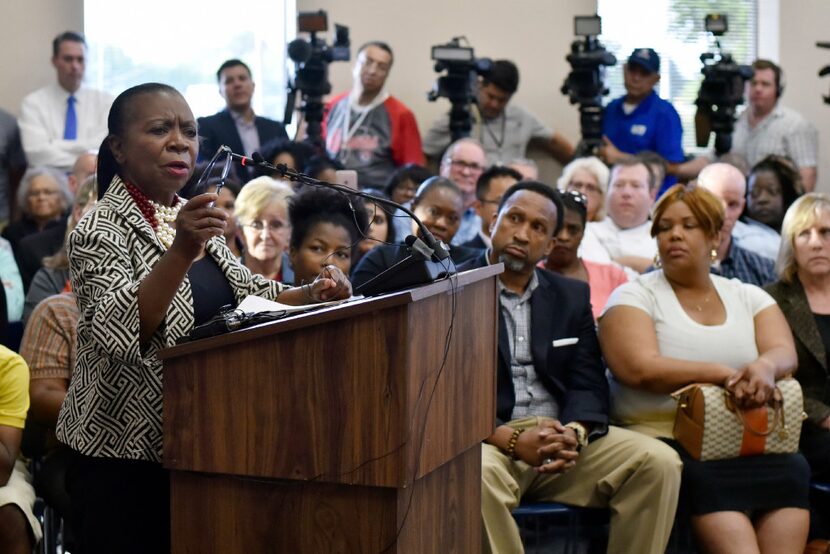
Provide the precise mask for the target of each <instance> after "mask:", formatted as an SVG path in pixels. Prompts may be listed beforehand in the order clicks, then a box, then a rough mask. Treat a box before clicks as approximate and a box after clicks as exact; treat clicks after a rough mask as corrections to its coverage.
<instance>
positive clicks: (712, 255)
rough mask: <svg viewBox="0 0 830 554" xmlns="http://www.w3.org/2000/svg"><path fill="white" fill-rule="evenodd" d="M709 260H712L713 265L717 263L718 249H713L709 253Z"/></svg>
mask: <svg viewBox="0 0 830 554" xmlns="http://www.w3.org/2000/svg"><path fill="white" fill-rule="evenodd" d="M709 258H710V260H711V262H712V263H715V262H716V261H718V249H717V248H712V251H711V252H709Z"/></svg>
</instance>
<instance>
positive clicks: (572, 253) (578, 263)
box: [540, 190, 628, 319]
mask: <svg viewBox="0 0 830 554" xmlns="http://www.w3.org/2000/svg"><path fill="white" fill-rule="evenodd" d="M560 194H561V196H562V208H563V210H562V215H561V220H562V227H561V228H560V229H559V232H558V233H556V237H555V240H554V242H553V248H552V249H551V251H550V254H548V257H547V260H546V261H545V262H544V264H540V265H541V266H542V267H544V268H545V269H548V270H550V271H553V272H554V273H559V274H560V275H564V276H565V277H570V278H572V279H577V280H579V281H583V282H585V283H588V287H589V288H590V292H591V311H592V312H593V314H594V319H599V316H600V314H601V313H602V310H603V309H605V303H606V302H608V297H609V296H611V293H612V292H613V291H614V289H616V288H617V287H618V286H620V285H622V284H623V283H627V282H628V277H626V275H625V271H623V270H622V268H621V267H620V266H618V265H616V264H601V263H597V262H590V261H588V260H583V259H582V258H580V257H579V255H578V252H579V245H580V244H581V243H582V236H583V235H584V233H585V223H586V220H587V213H588V212H587V209H586V204H588V202H589V201H588V199H587V198H586V196H585V195H584V194H582V193H581V192H579V191H578V190H569V191H567V192H562V193H560Z"/></svg>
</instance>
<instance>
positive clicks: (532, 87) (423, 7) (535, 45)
mask: <svg viewBox="0 0 830 554" xmlns="http://www.w3.org/2000/svg"><path fill="white" fill-rule="evenodd" d="M297 9H298V10H300V11H305V10H317V9H324V10H326V11H327V12H328V13H329V23H330V24H331V23H333V22H337V23H341V24H344V25H347V26H349V29H350V36H351V41H352V52H354V51H355V50H356V49H357V47H359V46H360V44H362V43H364V42H366V41H368V40H373V39H376V40H384V41H386V42H388V43H389V45H390V46H391V47H392V49H393V50H394V52H395V60H396V61H395V66H394V67H393V68H392V73H391V75H390V78H389V81H388V87H389V91H390V93H392V94H394V95H395V96H397V97H398V98H400V99H401V100H402V101H403V102H404V103H405V104H407V105H408V106H409V107H410V108H411V109H412V110H413V111H414V112H415V116H416V118H417V119H418V123H419V126H420V128H421V132H422V133H424V132H425V131H426V129H427V128H428V127H429V125H430V123H431V122H432V121H433V120H434V119H435V118H437V117H440V116H443V115H444V114H445V113H446V112H447V110H448V109H449V102H448V101H447V100H446V99H439V100H438V101H437V102H434V103H432V102H428V101H427V99H426V93H427V91H428V90H429V89H430V88H432V84H433V82H434V81H435V78H436V76H437V74H436V73H435V72H434V71H433V64H432V62H431V61H430V57H429V56H430V46H432V45H434V44H443V43H445V42H447V41H449V39H451V38H452V37H453V36H457V35H464V36H466V37H467V39H469V41H470V43H471V44H472V45H473V47H474V48H475V52H476V55H477V56H482V57H483V56H487V57H491V58H508V59H511V60H513V61H515V62H516V64H517V65H518V66H519V70H520V72H521V81H520V83H519V91H518V92H517V93H516V95H515V97H514V99H513V101H514V102H520V103H521V104H522V105H524V106H525V107H526V108H528V109H530V110H531V111H533V112H534V113H536V114H537V115H538V116H539V117H540V118H542V120H543V121H544V122H545V123H547V124H548V125H549V126H551V127H552V128H554V129H556V130H558V131H560V132H562V133H563V134H564V135H565V136H567V137H570V138H571V139H573V140H576V139H577V138H578V135H579V117H578V112H577V110H576V108H575V107H572V106H570V105H569V104H568V100H567V98H566V97H565V96H563V95H562V94H561V93H560V92H559V87H561V86H562V81H563V80H564V78H565V76H566V75H567V74H568V70H569V66H568V63H567V62H566V61H565V55H566V54H567V53H568V51H569V48H570V43H571V41H572V40H573V16H574V15H588V14H591V13H593V12H594V11H595V10H596V2H595V1H594V0H568V1H567V2H565V1H559V0H557V1H554V2H551V1H550V0H516V1H513V2H505V1H504V0H422V1H421V2H412V1H410V0H361V1H359V2H358V1H357V0H348V1H344V0H297ZM330 67H331V81H332V84H333V85H334V90H335V91H342V90H345V89H347V88H349V87H350V86H351V82H352V81H351V67H352V63H349V64H346V63H336V64H332V65H331V66H330ZM558 174H559V170H558V165H556V164H555V163H554V162H552V161H551V162H549V164H548V165H546V166H545V167H543V176H546V177H547V178H548V179H551V178H553V177H554V176H556V175H558Z"/></svg>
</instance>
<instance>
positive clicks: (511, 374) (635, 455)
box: [461, 181, 681, 554]
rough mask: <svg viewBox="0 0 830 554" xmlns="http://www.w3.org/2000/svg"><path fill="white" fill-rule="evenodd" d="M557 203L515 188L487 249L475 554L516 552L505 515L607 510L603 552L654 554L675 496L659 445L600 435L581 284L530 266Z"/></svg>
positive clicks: (602, 396)
mask: <svg viewBox="0 0 830 554" xmlns="http://www.w3.org/2000/svg"><path fill="white" fill-rule="evenodd" d="M561 213H562V201H561V199H560V198H559V196H558V193H557V192H556V191H555V190H553V188H551V187H549V186H547V185H544V184H542V183H538V182H532V181H523V182H520V183H517V184H515V185H513V186H512V187H511V188H509V189H508V190H507V191H506V192H505V193H504V196H503V197H502V200H501V204H500V206H499V210H498V213H497V214H496V215H495V216H494V219H493V223H492V225H491V227H490V231H491V242H492V246H491V248H490V249H489V250H487V251H486V252H485V253H484V254H483V255H482V256H480V257H479V258H476V259H475V260H474V261H473V262H472V263H470V264H469V266H467V267H464V268H461V269H472V268H473V267H481V266H483V265H487V264H490V263H498V262H501V263H503V264H504V267H505V271H504V273H502V274H501V275H500V276H499V281H498V292H499V304H500V310H499V349H498V352H499V354H498V370H497V371H498V375H497V407H496V416H497V419H496V426H495V431H494V432H493V434H492V435H490V437H488V438H487V439H486V440H485V441H484V445H483V446H482V517H483V521H484V530H485V541H484V542H485V544H484V550H485V551H489V552H496V553H502V552H521V551H522V543H521V538H520V536H519V531H518V529H517V527H516V524H515V522H514V521H513V518H512V517H511V515H510V512H511V510H512V509H513V508H515V507H516V506H518V504H519V503H520V502H521V500H522V497H524V496H525V495H528V496H529V497H531V498H533V499H534V500H535V501H540V500H541V501H556V502H564V503H567V504H573V505H577V506H591V507H608V508H610V509H611V526H610V536H609V543H608V551H609V552H638V553H655V554H656V553H658V552H659V553H662V552H664V551H665V548H666V545H667V543H668V540H669V535H670V533H671V527H672V523H673V520H674V513H675V509H676V507H677V499H678V493H679V488H680V469H681V463H680V459H679V457H678V456H677V454H676V453H675V451H674V450H673V449H672V448H670V447H669V446H667V445H666V444H664V443H662V442H660V441H658V440H656V439H652V438H649V437H647V436H645V435H642V434H640V433H636V432H633V431H629V430H626V429H622V428H619V427H613V426H609V425H608V396H609V395H608V383H607V381H606V379H605V368H604V366H603V362H602V357H601V352H600V348H599V342H598V341H597V336H596V331H595V327H594V320H593V316H592V314H591V304H590V295H589V289H588V286H587V284H586V283H583V282H580V281H576V280H573V279H569V278H566V277H562V276H560V275H556V274H554V273H550V272H548V271H546V270H543V269H539V268H537V267H536V264H537V263H538V262H539V261H540V260H542V259H544V258H545V257H547V255H548V252H550V250H551V248H553V245H554V241H555V240H556V239H555V236H556V233H557V231H558V230H559V227H560V226H561V219H560V218H559V217H558V215H559V214H561Z"/></svg>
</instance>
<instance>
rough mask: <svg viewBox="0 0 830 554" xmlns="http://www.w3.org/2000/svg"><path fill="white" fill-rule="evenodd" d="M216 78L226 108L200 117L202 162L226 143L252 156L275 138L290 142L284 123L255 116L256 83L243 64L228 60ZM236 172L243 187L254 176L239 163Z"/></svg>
mask: <svg viewBox="0 0 830 554" xmlns="http://www.w3.org/2000/svg"><path fill="white" fill-rule="evenodd" d="M216 79H217V80H218V81H219V94H221V95H222V98H224V99H225V104H226V107H225V109H224V110H222V111H220V112H218V113H216V114H215V115H211V116H208V117H200V118H199V120H198V122H199V137H200V139H201V144H200V146H199V161H206V160H209V159H211V158H212V157H213V155H214V154H215V153H216V150H217V149H218V148H219V147H220V146H222V145H223V144H225V145H227V146H229V147H230V149H231V150H233V151H234V152H236V153H237V154H243V155H245V156H250V155H251V154H253V153H254V152H258V151H259V149H260V148H261V146H262V145H264V144H265V143H266V142H268V141H270V140H272V139H288V135H287V134H286V132H285V127H284V126H283V124H282V123H280V122H279V121H274V120H273V119H268V118H267V117H259V116H257V115H256V114H254V109H253V107H252V106H251V98H253V96H254V87H255V84H254V81H253V77H252V76H251V69H250V68H249V67H248V66H247V65H246V64H245V63H244V62H242V61H240V60H236V59H233V60H228V61H226V62H225V63H223V64H222V65H221V66H219V70H218V71H217V72H216ZM269 161H270V160H269ZM234 172H235V174H236V177H237V178H238V180H239V182H240V183H243V184H244V183H246V182H247V181H249V180H250V179H251V177H253V171H252V168H250V169H249V168H244V167H242V166H240V165H239V164H234Z"/></svg>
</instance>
